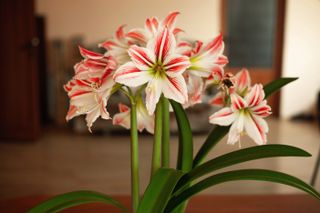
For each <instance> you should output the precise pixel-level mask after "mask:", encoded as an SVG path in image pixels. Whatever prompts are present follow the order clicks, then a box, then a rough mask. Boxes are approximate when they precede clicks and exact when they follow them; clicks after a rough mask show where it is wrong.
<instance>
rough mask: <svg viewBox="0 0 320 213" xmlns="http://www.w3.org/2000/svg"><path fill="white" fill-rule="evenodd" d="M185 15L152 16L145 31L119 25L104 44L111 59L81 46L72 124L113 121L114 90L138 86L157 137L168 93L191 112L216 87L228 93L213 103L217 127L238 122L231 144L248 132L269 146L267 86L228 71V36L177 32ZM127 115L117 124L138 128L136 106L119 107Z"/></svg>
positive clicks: (142, 111) (145, 121)
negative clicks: (191, 37)
mask: <svg viewBox="0 0 320 213" xmlns="http://www.w3.org/2000/svg"><path fill="white" fill-rule="evenodd" d="M178 14H179V13H178V12H172V13H170V14H169V15H168V16H167V17H166V18H165V19H164V20H162V21H159V20H158V19H157V18H148V19H147V20H146V22H145V27H144V28H136V29H132V30H130V31H128V32H125V30H124V26H121V27H119V28H118V30H117V31H116V33H115V36H114V38H112V39H109V40H107V41H105V42H103V43H102V44H100V45H99V46H100V47H102V48H105V49H106V53H105V54H100V53H95V52H92V51H89V50H87V49H84V48H82V47H80V53H81V55H82V56H83V58H84V59H83V60H82V61H81V62H79V63H77V64H76V65H75V67H74V70H75V75H74V77H73V78H72V79H71V80H70V81H69V82H68V83H67V84H66V85H65V86H64V88H65V90H66V91H67V92H68V96H69V98H70V108H69V112H68V114H67V120H69V119H72V118H73V117H75V116H78V115H81V114H86V121H87V125H88V128H89V130H90V128H91V126H92V124H93V122H94V121H95V120H96V119H97V118H98V117H101V118H103V119H111V117H110V115H109V113H108V111H107V110H106V107H107V102H108V99H109V98H110V96H111V95H112V94H113V93H114V92H116V91H117V90H119V89H121V90H122V91H131V89H132V88H137V91H140V93H142V92H143V91H145V94H143V95H142V94H141V95H140V98H138V99H137V120H138V121H137V122H138V129H139V130H140V131H142V130H143V129H144V128H145V129H146V130H147V131H149V132H151V133H153V129H154V115H153V114H154V111H155V108H156V104H157V103H158V101H159V98H160V96H161V95H163V96H164V97H165V98H168V99H172V100H174V101H176V102H179V103H181V104H183V106H184V107H185V108H187V107H190V106H192V105H194V104H197V103H200V102H201V99H202V98H201V97H202V95H203V93H204V91H205V89H206V88H207V87H208V86H209V85H216V86H217V88H219V89H220V92H219V93H218V94H217V95H216V96H215V97H213V99H212V100H211V101H210V103H211V104H214V105H219V106H221V107H222V109H221V110H219V111H217V112H216V113H214V114H213V115H212V116H210V118H209V122H210V123H212V124H218V125H223V126H228V125H231V128H230V132H229V138H228V143H230V144H234V143H236V142H237V141H239V138H240V136H241V134H242V133H244V132H246V133H247V134H248V135H249V136H250V137H251V138H252V139H253V140H254V141H255V142H256V143H257V144H264V143H266V133H267V132H268V125H267V123H266V122H265V120H264V119H263V118H265V117H266V116H268V115H270V114H271V108H270V106H268V105H267V103H266V100H264V91H263V88H262V85H261V84H255V85H251V82H250V81H251V80H250V76H249V73H248V71H247V70H245V69H243V70H241V71H240V72H239V73H237V74H236V75H234V76H233V75H232V74H230V73H224V66H225V65H226V64H227V63H228V59H227V57H226V56H224V55H223V51H224V43H223V38H222V35H218V36H217V37H216V38H214V39H213V40H212V41H210V42H208V43H207V44H204V43H203V42H201V41H196V42H188V41H186V40H182V39H181V38H180V36H179V34H181V33H182V32H183V30H181V29H180V28H176V27H175V21H176V17H177V15H178ZM138 95H139V94H138ZM119 110H120V113H118V114H116V115H114V116H113V123H114V124H117V125H122V126H124V127H126V128H130V108H129V107H128V106H126V105H124V104H119ZM90 131H91V130H90Z"/></svg>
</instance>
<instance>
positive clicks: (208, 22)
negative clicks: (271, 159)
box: [36, 0, 220, 43]
mask: <svg viewBox="0 0 320 213" xmlns="http://www.w3.org/2000/svg"><path fill="white" fill-rule="evenodd" d="M36 3H37V8H36V9H37V13H38V14H43V15H45V16H46V18H47V26H48V27H47V29H48V32H47V33H48V38H49V39H52V38H69V37H70V36H72V35H85V37H84V39H85V43H93V42H98V41H101V40H104V39H106V38H107V37H110V36H112V35H113V33H114V31H115V30H116V29H117V27H118V26H120V25H122V24H127V27H128V29H130V28H134V27H143V26H144V22H145V19H146V18H148V17H152V16H157V17H159V18H164V17H165V16H166V15H167V14H168V13H169V12H171V11H175V10H178V11H180V12H181V15H180V17H179V18H178V25H179V27H181V28H183V29H184V30H185V31H186V33H187V35H188V37H191V38H198V39H204V40H207V39H210V38H212V37H214V36H216V35H217V34H218V33H219V31H220V0H201V1H198V0H188V1H186V0H91V1H88V0H68V1H66V0H54V1H52V0H36Z"/></svg>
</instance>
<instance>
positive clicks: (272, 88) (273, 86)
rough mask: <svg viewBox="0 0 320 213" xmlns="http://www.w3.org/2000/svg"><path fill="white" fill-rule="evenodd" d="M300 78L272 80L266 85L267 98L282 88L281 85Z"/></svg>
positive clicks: (264, 88)
mask: <svg viewBox="0 0 320 213" xmlns="http://www.w3.org/2000/svg"><path fill="white" fill-rule="evenodd" d="M297 79H298V78H279V79H276V80H274V81H272V82H270V83H269V84H267V85H264V87H263V90H264V93H265V95H266V98H268V97H269V96H270V95H272V94H273V93H275V92H277V91H278V90H280V89H281V87H283V86H285V85H287V84H289V83H291V82H293V81H295V80H297Z"/></svg>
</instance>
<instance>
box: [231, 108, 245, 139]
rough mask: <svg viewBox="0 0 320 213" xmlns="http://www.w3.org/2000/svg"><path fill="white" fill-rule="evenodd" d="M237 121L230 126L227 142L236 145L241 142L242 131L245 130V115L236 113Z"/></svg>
mask: <svg viewBox="0 0 320 213" xmlns="http://www.w3.org/2000/svg"><path fill="white" fill-rule="evenodd" d="M235 116H236V118H235V121H234V122H233V124H232V125H231V127H230V130H229V135H228V141H227V144H231V145H234V144H235V143H237V142H239V140H240V136H241V133H242V132H243V130H244V116H243V115H239V114H238V113H237V114H236V115H235Z"/></svg>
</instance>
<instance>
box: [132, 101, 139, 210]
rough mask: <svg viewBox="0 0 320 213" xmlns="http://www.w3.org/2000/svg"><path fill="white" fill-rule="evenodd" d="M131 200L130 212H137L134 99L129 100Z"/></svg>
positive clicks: (137, 153)
mask: <svg viewBox="0 0 320 213" xmlns="http://www.w3.org/2000/svg"><path fill="white" fill-rule="evenodd" d="M130 121H131V130H130V131H131V132H130V133H131V202H132V212H133V213H135V212H137V209H138V206H139V201H140V192H139V191H140V188H139V143H138V128H137V107H136V102H135V100H131V116H130Z"/></svg>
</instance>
